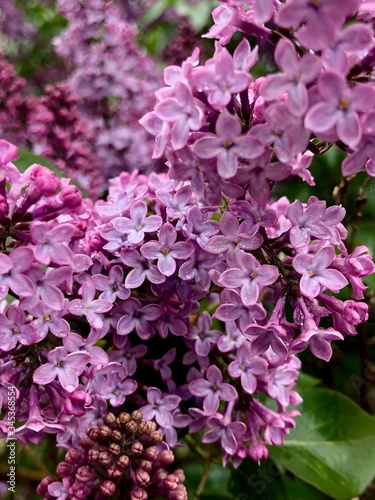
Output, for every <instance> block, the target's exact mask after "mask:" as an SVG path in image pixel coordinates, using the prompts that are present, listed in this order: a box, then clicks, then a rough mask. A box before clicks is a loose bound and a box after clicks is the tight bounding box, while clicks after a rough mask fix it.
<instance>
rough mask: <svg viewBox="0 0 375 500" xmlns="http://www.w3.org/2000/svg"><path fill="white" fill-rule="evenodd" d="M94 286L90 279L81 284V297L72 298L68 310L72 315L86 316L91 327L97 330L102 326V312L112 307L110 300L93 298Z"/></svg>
mask: <svg viewBox="0 0 375 500" xmlns="http://www.w3.org/2000/svg"><path fill="white" fill-rule="evenodd" d="M95 292H96V288H95V285H94V283H93V282H92V281H91V280H87V281H85V283H84V285H83V286H82V299H74V300H72V301H71V302H70V304H69V311H70V312H71V313H72V314H74V316H86V318H87V321H88V322H89V323H90V325H91V326H92V327H93V328H96V329H97V330H99V329H100V328H101V327H102V326H103V318H102V316H101V314H102V313H105V312H107V311H109V310H110V309H112V307H113V305H112V302H111V301H109V300H105V299H97V300H95Z"/></svg>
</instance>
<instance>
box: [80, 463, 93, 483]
mask: <svg viewBox="0 0 375 500" xmlns="http://www.w3.org/2000/svg"><path fill="white" fill-rule="evenodd" d="M94 478H95V472H94V471H93V470H92V469H91V467H90V466H89V465H83V466H82V467H80V468H79V469H78V470H77V472H76V479H78V481H81V482H82V483H88V482H89V481H91V480H92V479H94Z"/></svg>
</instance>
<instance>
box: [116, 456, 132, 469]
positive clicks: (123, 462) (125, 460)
mask: <svg viewBox="0 0 375 500" xmlns="http://www.w3.org/2000/svg"><path fill="white" fill-rule="evenodd" d="M129 461H130V460H129V457H128V456H127V455H121V457H119V458H118V459H117V461H116V464H117V465H118V467H121V468H122V469H126V468H127V467H128V465H129Z"/></svg>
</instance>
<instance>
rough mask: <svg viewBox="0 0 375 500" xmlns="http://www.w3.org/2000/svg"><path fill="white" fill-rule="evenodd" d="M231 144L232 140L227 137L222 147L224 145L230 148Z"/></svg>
mask: <svg viewBox="0 0 375 500" xmlns="http://www.w3.org/2000/svg"><path fill="white" fill-rule="evenodd" d="M232 146H233V142H232V141H231V140H230V139H227V140H226V141H225V142H224V147H225V148H226V149H230V148H231V147H232Z"/></svg>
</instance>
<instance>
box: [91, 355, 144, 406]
mask: <svg viewBox="0 0 375 500" xmlns="http://www.w3.org/2000/svg"><path fill="white" fill-rule="evenodd" d="M92 388H93V392H94V393H95V394H98V395H99V396H101V397H103V398H105V399H108V400H109V403H110V404H111V405H112V406H114V407H115V408H116V407H118V406H121V405H123V404H124V402H125V399H126V396H129V395H130V394H133V392H134V391H136V389H137V382H136V381H135V380H132V379H128V378H127V373H126V370H125V368H124V367H123V366H121V365H120V364H119V363H112V362H111V363H108V365H107V366H104V367H103V368H100V369H99V370H98V371H96V372H95V373H94V376H93V378H92Z"/></svg>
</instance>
